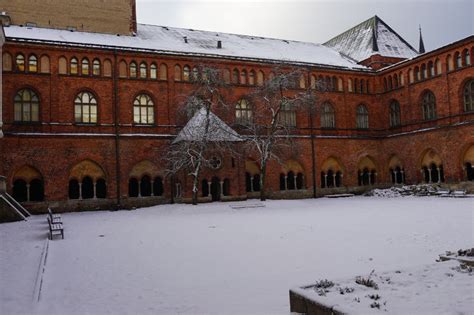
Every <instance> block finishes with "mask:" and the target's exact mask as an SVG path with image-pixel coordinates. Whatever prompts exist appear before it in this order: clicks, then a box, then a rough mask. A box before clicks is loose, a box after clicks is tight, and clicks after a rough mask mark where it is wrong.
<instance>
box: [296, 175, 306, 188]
mask: <svg viewBox="0 0 474 315" xmlns="http://www.w3.org/2000/svg"><path fill="white" fill-rule="evenodd" d="M303 188H304V175H303V173H298V174H297V175H296V189H303Z"/></svg>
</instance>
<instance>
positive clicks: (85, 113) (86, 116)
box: [74, 92, 97, 124]
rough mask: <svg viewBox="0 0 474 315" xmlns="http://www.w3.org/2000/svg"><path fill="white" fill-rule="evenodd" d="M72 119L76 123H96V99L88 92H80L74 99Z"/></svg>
mask: <svg viewBox="0 0 474 315" xmlns="http://www.w3.org/2000/svg"><path fill="white" fill-rule="evenodd" d="M74 120H75V122H76V123H85V124H95V123H97V100H96V98H95V96H94V95H93V94H92V93H90V92H81V93H79V94H78V95H77V96H76V98H75V99H74Z"/></svg>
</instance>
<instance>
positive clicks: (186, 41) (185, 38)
mask: <svg viewBox="0 0 474 315" xmlns="http://www.w3.org/2000/svg"><path fill="white" fill-rule="evenodd" d="M183 39H184V42H185V43H186V44H187V43H188V37H187V36H183Z"/></svg>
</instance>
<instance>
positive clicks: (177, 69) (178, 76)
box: [174, 65, 181, 81]
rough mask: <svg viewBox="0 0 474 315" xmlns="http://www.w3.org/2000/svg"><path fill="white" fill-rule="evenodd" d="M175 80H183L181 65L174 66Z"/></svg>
mask: <svg viewBox="0 0 474 315" xmlns="http://www.w3.org/2000/svg"><path fill="white" fill-rule="evenodd" d="M174 80H175V81H181V66H180V65H176V66H174Z"/></svg>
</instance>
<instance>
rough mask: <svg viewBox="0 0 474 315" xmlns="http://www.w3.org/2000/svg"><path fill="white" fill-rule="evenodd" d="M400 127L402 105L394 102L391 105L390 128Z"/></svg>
mask: <svg viewBox="0 0 474 315" xmlns="http://www.w3.org/2000/svg"><path fill="white" fill-rule="evenodd" d="M399 125H400V104H399V103H398V102H397V101H395V100H393V101H392V102H391V103H390V127H396V126H399Z"/></svg>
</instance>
